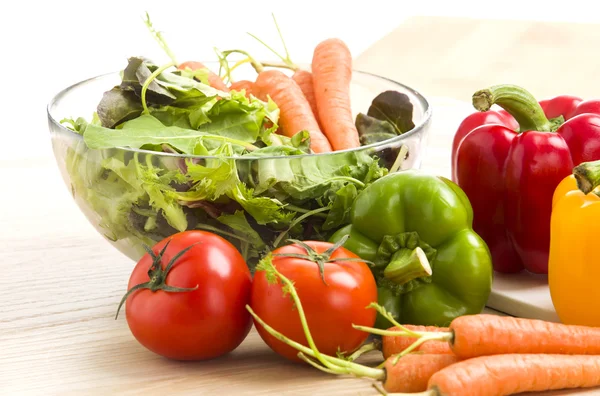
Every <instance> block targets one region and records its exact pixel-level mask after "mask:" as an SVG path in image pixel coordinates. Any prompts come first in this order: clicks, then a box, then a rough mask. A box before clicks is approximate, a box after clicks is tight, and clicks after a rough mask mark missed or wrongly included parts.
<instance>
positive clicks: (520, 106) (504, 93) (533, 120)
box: [473, 84, 558, 132]
mask: <svg viewBox="0 0 600 396" xmlns="http://www.w3.org/2000/svg"><path fill="white" fill-rule="evenodd" d="M495 104H497V105H498V106H500V107H502V108H503V109H504V110H506V111H507V112H508V113H509V114H510V115H511V116H513V117H514V119H515V120H517V122H518V123H519V130H520V131H521V132H523V131H540V132H551V131H553V130H556V128H558V125H556V123H554V122H551V121H550V120H548V118H547V117H546V115H545V114H544V110H543V109H542V106H540V104H539V103H538V101H537V100H536V99H535V98H534V97H533V95H532V94H530V93H529V92H528V91H526V90H525V89H523V88H521V87H519V86H516V85H509V84H506V85H494V86H491V87H489V88H486V89H482V90H480V91H477V92H475V93H474V94H473V107H475V109H477V110H478V111H488V110H489V109H490V108H491V107H492V106H493V105H495Z"/></svg>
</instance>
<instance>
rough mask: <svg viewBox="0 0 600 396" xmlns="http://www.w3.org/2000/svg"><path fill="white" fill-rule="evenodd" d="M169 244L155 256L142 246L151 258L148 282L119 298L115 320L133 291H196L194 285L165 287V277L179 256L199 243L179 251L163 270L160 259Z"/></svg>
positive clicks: (138, 285) (148, 248) (146, 247)
mask: <svg viewBox="0 0 600 396" xmlns="http://www.w3.org/2000/svg"><path fill="white" fill-rule="evenodd" d="M170 243H171V240H168V241H167V243H165V246H164V247H163V248H162V249H161V251H160V252H159V253H158V254H155V253H154V251H153V250H152V249H150V247H148V246H146V245H143V246H144V249H145V250H146V252H148V254H149V255H150V257H151V258H152V264H150V268H149V269H148V278H150V280H149V281H148V282H144V283H140V284H137V285H135V286H133V287H132V288H131V289H129V290H128V291H127V293H125V295H124V296H123V298H121V302H120V303H119V307H118V308H117V313H116V315H115V320H116V319H117V318H118V317H119V312H120V311H121V307H122V306H123V304H124V303H125V301H126V300H127V298H128V297H129V296H130V295H131V294H132V293H134V292H135V291H138V290H140V289H149V290H150V291H151V292H156V291H158V290H162V291H165V292H170V293H182V292H190V291H194V290H196V289H198V285H196V286H195V287H176V286H171V285H167V284H166V283H165V282H166V279H167V275H169V272H170V271H171V269H172V268H173V265H175V262H177V260H179V259H180V258H181V256H183V255H184V254H185V253H187V251H188V250H190V249H191V248H193V247H194V246H196V245H197V244H199V243H200V242H197V243H194V244H193V245H190V246H188V247H186V248H185V249H183V250H181V251H180V252H178V253H177V254H176V255H175V256H173V258H172V259H171V260H170V261H169V262H168V263H167V266H166V267H165V269H164V270H163V268H162V258H163V255H164V254H165V251H166V250H167V247H168V246H169V244H170Z"/></svg>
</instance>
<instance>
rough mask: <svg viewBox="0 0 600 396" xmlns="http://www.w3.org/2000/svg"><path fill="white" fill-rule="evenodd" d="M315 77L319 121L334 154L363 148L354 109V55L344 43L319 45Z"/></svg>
mask: <svg viewBox="0 0 600 396" xmlns="http://www.w3.org/2000/svg"><path fill="white" fill-rule="evenodd" d="M312 74H313V86H314V91H315V101H316V104H317V109H318V117H319V119H320V120H321V123H322V124H323V132H324V133H325V136H327V139H329V141H330V142H331V146H332V147H333V150H335V151H337V150H345V149H351V148H356V147H360V141H359V137H358V131H357V129H356V126H355V125H354V120H353V118H352V108H351V105H350V80H351V78H352V55H351V54H350V50H349V49H348V47H347V46H346V44H344V42H343V41H342V40H340V39H327V40H325V41H322V42H321V43H319V44H318V45H317V47H316V48H315V50H314V53H313V59H312Z"/></svg>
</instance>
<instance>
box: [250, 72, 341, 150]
mask: <svg viewBox="0 0 600 396" xmlns="http://www.w3.org/2000/svg"><path fill="white" fill-rule="evenodd" d="M254 91H256V92H255V95H256V96H257V97H258V98H259V99H261V100H263V101H266V100H267V96H270V97H271V99H273V101H274V102H275V103H276V104H277V106H278V107H279V112H280V113H279V122H280V125H281V127H282V129H283V134H284V135H286V136H288V137H292V136H294V135H295V134H296V133H298V132H300V131H302V130H307V131H308V132H309V133H310V141H311V142H310V144H311V149H312V150H313V151H314V152H315V153H324V152H330V151H331V145H330V144H329V141H328V140H327V138H326V137H325V135H323V133H322V132H321V129H320V128H319V124H318V123H317V120H316V118H315V116H314V115H313V113H312V110H311V108H310V104H309V103H308V101H307V100H306V98H305V97H304V94H303V93H302V90H301V89H300V87H299V86H298V84H297V83H296V82H295V81H294V80H292V79H291V78H289V77H288V76H286V75H285V74H283V73H282V72H280V71H279V70H266V71H261V72H260V73H259V74H258V77H257V79H256V82H255V83H254Z"/></svg>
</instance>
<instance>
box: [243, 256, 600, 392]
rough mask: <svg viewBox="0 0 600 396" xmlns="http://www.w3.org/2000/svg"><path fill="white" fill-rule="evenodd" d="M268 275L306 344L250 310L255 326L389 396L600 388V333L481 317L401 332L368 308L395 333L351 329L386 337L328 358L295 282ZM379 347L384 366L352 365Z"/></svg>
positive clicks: (301, 353) (318, 362) (321, 364)
mask: <svg viewBox="0 0 600 396" xmlns="http://www.w3.org/2000/svg"><path fill="white" fill-rule="evenodd" d="M270 271H272V273H273V274H275V275H276V276H277V279H278V282H279V281H281V283H282V287H283V288H284V290H285V291H286V293H288V294H289V295H290V297H291V298H292V300H293V301H294V304H295V306H296V308H297V311H298V315H299V316H300V321H301V323H302V326H303V329H304V335H305V338H306V341H307V343H308V346H306V345H302V344H299V343H297V342H295V341H293V340H290V339H289V338H287V337H286V336H285V335H283V334H281V333H279V332H278V331H277V330H275V329H273V328H272V327H270V326H269V325H268V324H267V323H265V322H264V321H263V320H262V319H261V318H260V317H258V316H257V315H256V314H255V313H254V312H253V311H252V309H251V308H250V306H246V308H247V309H248V311H249V312H250V313H251V315H252V316H253V317H254V319H255V321H256V323H258V324H260V325H261V326H262V327H263V328H264V329H265V330H266V331H267V332H269V333H270V334H271V335H272V336H274V337H275V338H277V339H278V340H280V341H281V342H284V343H286V344H287V345H289V346H291V347H293V348H295V349H296V350H298V351H299V353H298V356H299V357H300V358H301V359H303V360H304V361H305V362H307V363H309V364H310V365H312V366H314V367H316V368H318V369H319V370H322V371H324V372H327V373H331V374H338V375H339V374H347V375H354V376H357V377H366V378H371V379H374V380H378V381H380V382H381V383H382V385H383V389H381V388H380V387H379V386H375V387H376V388H377V389H378V390H379V391H380V392H381V393H382V394H384V395H410V394H412V395H414V394H415V393H417V392H418V394H419V395H421V396H504V395H512V394H516V393H522V392H537V391H548V390H557V389H568V388H587V387H595V386H600V328H594V327H586V326H575V325H564V324H560V323H552V322H546V321H542V320H531V319H523V318H514V317H503V316H496V315H486V314H478V315H465V316H460V317H458V318H456V319H454V320H453V321H452V323H451V324H450V326H449V327H447V328H441V327H432V326H412V325H405V326H403V325H401V324H399V323H397V322H396V321H395V320H394V318H393V317H392V315H390V314H389V313H388V312H387V311H386V310H385V309H384V308H383V307H381V306H379V305H377V304H372V305H370V306H369V307H367V308H374V309H376V310H377V311H378V312H379V313H380V314H382V315H383V316H384V317H385V318H387V319H388V320H390V322H391V323H392V324H394V327H392V328H390V329H388V330H381V329H375V328H369V327H363V326H354V327H355V328H356V329H359V330H363V331H368V332H370V333H373V334H379V335H381V336H383V337H382V340H381V342H380V343H376V344H375V346H372V345H365V346H363V347H362V348H360V349H359V350H358V351H357V352H355V353H353V354H352V355H350V356H349V357H347V358H340V357H332V356H328V355H324V354H322V353H320V352H319V350H318V349H317V347H316V345H315V343H314V341H313V338H312V336H311V333H310V330H309V328H308V325H307V321H306V317H305V315H304V310H303V309H302V303H301V301H300V299H299V297H298V294H297V293H296V290H295V288H294V285H293V282H291V281H290V280H289V279H288V278H286V277H285V276H284V275H282V274H281V273H280V272H279V271H277V269H275V267H274V266H272V267H271V269H270ZM376 348H379V349H381V351H382V352H383V356H384V358H385V361H384V362H383V363H382V364H381V365H379V366H378V367H369V366H365V365H361V364H357V363H355V361H354V360H356V359H357V358H358V357H359V356H360V355H361V353H362V352H367V351H372V350H374V349H376ZM388 392H392V393H388ZM400 392H402V393H400Z"/></svg>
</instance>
